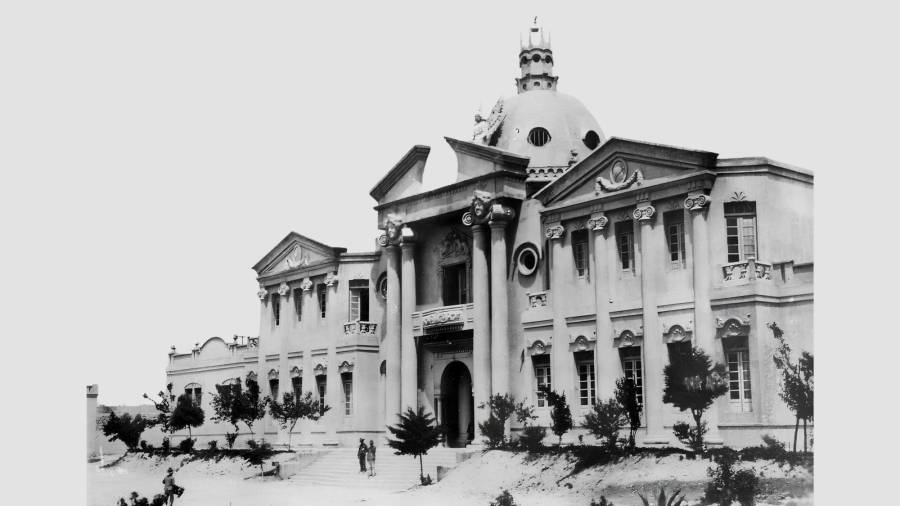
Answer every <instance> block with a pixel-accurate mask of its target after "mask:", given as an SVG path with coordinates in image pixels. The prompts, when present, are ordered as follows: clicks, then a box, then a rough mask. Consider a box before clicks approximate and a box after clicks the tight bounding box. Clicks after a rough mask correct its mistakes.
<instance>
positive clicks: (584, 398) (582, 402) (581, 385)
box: [575, 352, 597, 408]
mask: <svg viewBox="0 0 900 506" xmlns="http://www.w3.org/2000/svg"><path fill="white" fill-rule="evenodd" d="M591 355H592V356H591V357H590V358H589V359H588V358H576V360H575V374H576V375H577V376H578V387H577V390H578V405H579V406H581V407H584V408H589V407H591V406H593V405H594V404H595V403H596V402H597V374H596V372H597V369H596V365H595V364H594V357H593V352H591ZM584 366H587V367H588V371H587V374H584V373H583V372H582V367H584ZM585 376H587V378H586V379H585Z"/></svg>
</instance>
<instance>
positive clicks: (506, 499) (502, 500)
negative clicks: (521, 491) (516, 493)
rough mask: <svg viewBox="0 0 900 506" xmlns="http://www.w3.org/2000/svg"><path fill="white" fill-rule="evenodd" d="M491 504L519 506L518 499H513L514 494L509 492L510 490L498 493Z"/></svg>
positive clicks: (494, 505) (496, 505) (493, 505)
mask: <svg viewBox="0 0 900 506" xmlns="http://www.w3.org/2000/svg"><path fill="white" fill-rule="evenodd" d="M491 506H517V505H516V501H515V500H514V499H513V496H512V494H510V493H509V490H504V491H503V493H502V494H500V495H498V496H497V498H496V499H494V500H493V501H491Z"/></svg>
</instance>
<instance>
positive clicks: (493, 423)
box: [478, 413, 506, 448]
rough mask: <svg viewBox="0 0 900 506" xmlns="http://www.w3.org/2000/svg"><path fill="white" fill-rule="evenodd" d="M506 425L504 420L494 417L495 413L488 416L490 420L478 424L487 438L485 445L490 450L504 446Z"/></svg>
mask: <svg viewBox="0 0 900 506" xmlns="http://www.w3.org/2000/svg"><path fill="white" fill-rule="evenodd" d="M505 425H506V424H504V423H503V421H502V420H500V419H499V418H497V417H496V416H494V414H493V413H491V414H490V415H488V419H487V420H485V421H484V422H482V423H479V424H478V428H479V429H481V434H482V435H483V436H484V437H485V443H487V445H488V448H499V447H501V446H503V443H504V441H505V434H504V429H505Z"/></svg>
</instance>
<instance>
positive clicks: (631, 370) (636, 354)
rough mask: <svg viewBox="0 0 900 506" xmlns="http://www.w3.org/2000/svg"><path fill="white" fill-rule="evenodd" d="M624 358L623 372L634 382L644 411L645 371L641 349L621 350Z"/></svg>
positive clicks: (629, 348) (635, 347) (639, 402)
mask: <svg viewBox="0 0 900 506" xmlns="http://www.w3.org/2000/svg"><path fill="white" fill-rule="evenodd" d="M619 353H620V356H621V358H622V371H623V372H624V373H625V377H626V378H628V379H630V380H631V381H633V382H634V386H635V389H636V390H637V401H638V405H639V406H641V409H642V410H643V409H644V369H643V364H642V363H641V348H640V347H639V346H629V347H627V348H619Z"/></svg>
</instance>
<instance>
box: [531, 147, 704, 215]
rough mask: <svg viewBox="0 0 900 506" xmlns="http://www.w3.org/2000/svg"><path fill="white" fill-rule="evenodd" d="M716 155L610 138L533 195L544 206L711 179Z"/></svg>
mask: <svg viewBox="0 0 900 506" xmlns="http://www.w3.org/2000/svg"><path fill="white" fill-rule="evenodd" d="M717 157H718V155H717V154H716V153H710V152H708V151H695V150H689V149H683V148H676V147H671V146H663V145H660V144H651V143H646V142H639V141H632V140H627V139H620V138H617V137H613V138H611V139H609V140H608V141H606V142H605V143H604V144H603V145H602V146H600V147H599V148H597V149H596V150H595V151H594V152H592V153H591V154H590V155H588V157H587V158H585V159H584V160H582V161H581V162H579V163H578V164H576V165H575V166H573V167H572V168H571V169H569V171H568V172H566V173H565V174H563V175H562V176H560V177H559V178H557V179H556V180H554V181H553V182H552V183H550V184H548V185H547V186H545V187H544V188H542V189H541V191H539V192H538V193H536V194H535V198H537V199H539V200H540V201H541V202H542V203H543V204H544V205H545V206H548V207H549V206H551V205H553V204H556V203H561V202H563V201H565V202H568V201H576V202H578V201H584V200H591V199H597V198H598V197H599V198H602V197H604V196H611V195H617V194H623V193H629V192H634V191H640V190H642V189H649V188H651V187H655V186H659V185H661V184H666V183H672V182H676V181H680V180H683V179H690V178H691V176H696V175H700V174H708V175H712V171H713V170H714V169H715V167H716V159H717Z"/></svg>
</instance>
